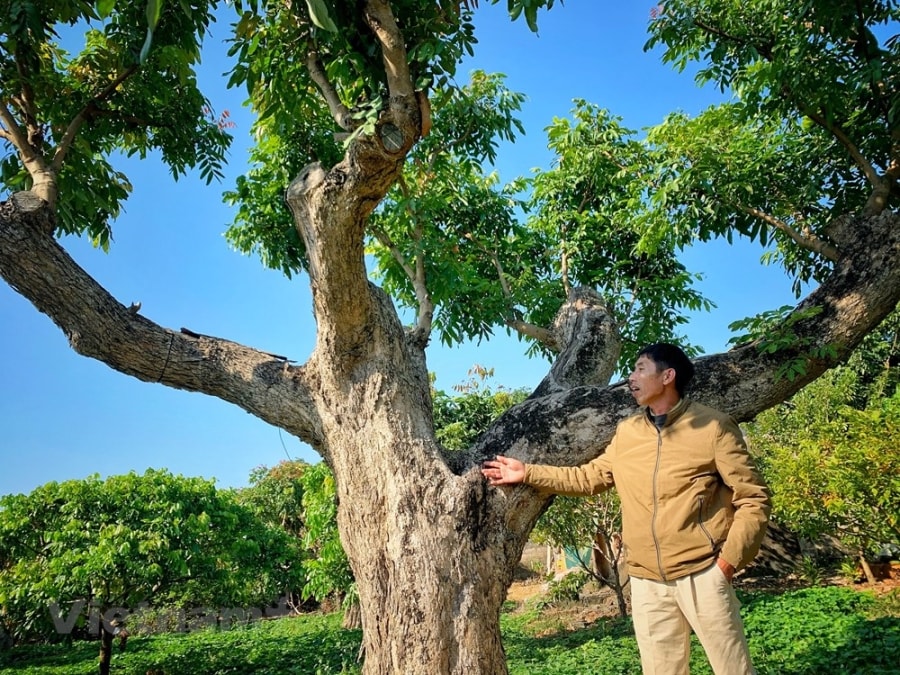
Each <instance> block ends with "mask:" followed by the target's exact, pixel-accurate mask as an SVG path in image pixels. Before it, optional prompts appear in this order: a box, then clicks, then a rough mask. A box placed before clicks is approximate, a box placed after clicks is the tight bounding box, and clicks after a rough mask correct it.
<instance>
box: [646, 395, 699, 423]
mask: <svg viewBox="0 0 900 675" xmlns="http://www.w3.org/2000/svg"><path fill="white" fill-rule="evenodd" d="M690 405H691V402H690V401H689V400H688V399H686V398H680V399H678V403H676V404H675V406H674V407H673V408H672V409H671V410H669V412H667V413H666V423H665V424H664V425H663V428H665V427H668V426H671V425H672V423H673V422H674V421H675V420H677V419H678V418H679V417H681V416H682V415H683V414H684V411H685V410H687V409H688V406H690ZM644 416H645V417H646V418H647V421H649V422H650V424H653V413H651V412H650V407H649V406H645V407H644Z"/></svg>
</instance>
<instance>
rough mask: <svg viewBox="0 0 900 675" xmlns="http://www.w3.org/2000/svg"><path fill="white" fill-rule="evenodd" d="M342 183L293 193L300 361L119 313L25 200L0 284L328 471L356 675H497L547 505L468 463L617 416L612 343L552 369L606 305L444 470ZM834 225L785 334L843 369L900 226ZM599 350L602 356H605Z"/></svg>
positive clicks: (5, 218)
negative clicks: (256, 421)
mask: <svg viewBox="0 0 900 675" xmlns="http://www.w3.org/2000/svg"><path fill="white" fill-rule="evenodd" d="M387 173H388V174H389V172H387ZM349 174H352V171H347V170H346V168H345V167H337V168H336V169H334V170H333V171H332V172H324V171H323V170H321V169H317V168H313V169H311V170H310V171H309V172H308V174H307V178H306V179H304V180H305V182H302V181H301V183H302V185H301V184H299V183H295V184H294V186H293V187H292V189H291V191H290V195H291V199H292V200H294V202H295V203H294V206H293V208H294V209H295V215H296V214H298V213H301V214H302V213H305V214H307V215H306V216H305V218H306V220H305V222H304V217H298V222H299V224H300V227H301V229H303V228H308V231H306V232H304V236H305V237H306V238H307V244H308V246H309V249H310V250H311V251H316V255H315V264H314V265H313V275H312V284H313V289H314V299H315V300H314V301H315V308H316V319H317V324H316V328H317V331H318V343H317V347H316V349H315V352H314V353H313V355H312V356H311V358H310V360H309V362H308V363H307V364H305V365H303V366H296V365H292V364H291V363H290V362H289V361H287V360H286V359H285V358H283V357H277V356H273V355H270V354H265V353H263V352H259V351H256V350H253V349H250V348H247V347H244V346H241V345H238V344H235V343H232V342H229V341H227V340H222V339H218V338H213V337H208V336H203V335H199V334H197V333H194V332H192V331H184V330H181V331H176V330H172V329H167V328H164V327H161V326H159V325H157V324H155V323H153V322H152V321H150V320H149V319H147V318H145V317H143V316H141V315H140V314H137V313H136V312H133V311H131V310H129V309H128V308H127V307H125V306H124V305H122V304H121V303H119V302H117V301H116V300H115V299H114V298H112V297H111V296H110V295H109V294H108V293H106V292H105V291H104V290H103V289H102V288H101V287H100V286H99V285H98V284H97V283H96V282H95V281H94V280H93V279H91V278H90V277H89V276H88V275H87V274H86V273H84V272H83V271H82V270H81V269H80V268H79V267H78V266H77V265H76V264H75V263H74V262H73V261H72V260H71V258H69V256H68V255H67V254H66V253H65V251H63V250H62V248H60V247H59V245H58V244H57V243H56V242H55V241H54V240H53V239H52V237H50V236H49V235H48V234H47V233H46V232H47V227H46V224H47V223H48V222H50V221H52V212H51V211H50V209H49V208H48V207H47V206H46V205H45V204H44V203H43V202H41V201H40V200H35V199H31V198H29V196H28V195H25V194H20V195H16V196H14V197H13V198H12V199H10V200H8V201H7V202H5V203H4V204H2V206H0V274H2V276H3V277H4V278H5V279H6V280H7V281H8V282H9V283H10V284H11V285H12V286H13V287H14V288H16V289H17V290H18V291H19V292H21V293H22V294H23V295H25V296H26V297H28V298H29V299H30V300H31V301H32V302H33V303H34V305H35V306H36V307H37V308H38V309H39V310H41V311H42V312H44V313H46V314H48V315H49V316H50V317H51V318H52V319H53V320H54V321H55V322H56V323H57V325H59V326H60V328H61V329H62V330H63V331H64V332H65V333H66V335H68V337H69V340H70V342H71V344H72V346H73V348H74V349H76V350H77V351H78V352H79V353H82V354H84V355H86V356H90V357H92V358H96V359H99V360H101V361H104V362H105V363H107V364H109V365H110V366H111V367H113V368H115V369H117V370H120V371H121V372H124V373H126V374H129V375H132V376H134V377H138V378H140V379H142V380H145V381H152V382H160V383H163V384H167V385H169V386H174V387H178V388H182V389H188V390H191V391H201V392H204V393H207V394H210V395H212V396H218V397H220V398H222V399H224V400H228V401H231V402H233V403H235V404H237V405H239V406H241V407H242V408H244V409H245V410H247V411H249V412H251V413H252V414H255V415H257V416H259V417H261V418H263V419H265V420H266V421H268V422H270V423H272V424H276V425H278V426H280V427H281V428H284V429H285V430H287V431H289V432H290V433H293V434H295V435H296V436H297V437H299V438H301V439H303V440H304V441H306V442H308V443H310V444H311V445H312V446H313V447H315V448H316V449H317V450H319V451H320V452H321V453H322V454H323V456H325V457H326V458H327V459H328V461H329V462H330V464H331V466H332V468H333V469H334V471H335V475H336V477H337V484H338V493H339V498H340V509H339V524H340V528H341V532H342V540H343V543H344V546H345V547H346V549H347V553H348V555H349V557H350V559H351V561H352V564H353V569H354V572H355V574H356V577H357V580H358V583H359V589H360V605H361V614H362V622H363V626H364V631H365V638H364V642H365V653H366V666H365V671H366V672H367V673H393V672H434V673H503V672H505V665H504V660H503V651H502V646H501V644H500V634H499V628H498V618H499V612H500V606H501V604H502V601H503V598H504V596H505V593H506V588H507V587H508V585H509V583H510V582H511V580H512V576H513V572H514V569H515V565H516V563H517V562H518V560H519V557H520V555H521V551H522V549H523V547H524V545H525V542H526V540H527V537H528V533H529V531H530V529H531V527H532V525H533V524H534V522H535V520H536V519H537V517H538V516H539V514H540V513H541V512H542V510H543V509H544V508H545V507H546V499H545V498H543V497H541V496H540V495H537V494H535V493H534V491H533V490H531V489H530V488H526V487H517V488H512V489H503V490H495V489H489V488H487V487H486V485H485V483H484V482H483V481H482V480H481V478H480V475H479V474H478V471H477V464H478V463H479V462H480V461H481V459H483V458H484V457H488V456H492V455H494V454H497V453H503V454H509V455H514V456H518V457H521V458H522V459H524V460H526V461H541V462H551V463H559V464H574V463H579V462H583V461H585V460H587V459H589V458H591V457H593V456H594V455H596V454H597V453H598V452H600V451H601V450H602V448H603V447H604V445H605V443H606V442H607V441H608V439H609V438H610V436H611V434H612V431H613V429H614V426H615V424H616V422H617V421H618V420H619V419H621V418H622V417H623V416H624V415H627V414H628V413H630V412H631V411H632V409H633V403H632V400H631V396H630V394H628V392H627V390H626V388H625V386H624V384H622V383H619V384H616V385H613V386H611V387H601V386H595V385H593V384H590V385H587V386H581V384H582V382H585V381H587V382H592V381H596V372H597V371H598V369H600V370H602V369H603V368H605V367H608V364H609V363H611V362H614V361H615V357H616V350H615V348H613V349H610V350H609V351H608V353H606V354H600V353H598V351H596V350H595V351H594V352H593V355H592V356H591V362H592V364H593V365H592V367H591V368H588V369H579V368H577V367H575V368H572V367H565V364H572V363H574V364H576V365H577V363H578V362H579V361H578V360H577V359H576V360H574V361H573V360H572V353H573V351H574V352H577V351H579V350H584V349H585V348H586V347H585V339H594V338H596V331H587V332H585V331H582V330H581V329H580V327H581V326H584V325H588V324H591V325H600V326H604V325H607V324H606V323H604V317H603V316H602V315H603V312H604V309H603V306H602V303H596V302H589V301H586V300H585V296H584V295H579V297H578V298H577V299H574V300H573V302H571V303H570V304H569V305H567V306H566V307H565V308H564V310H563V314H562V316H567V315H571V316H574V317H577V319H576V320H568V319H565V320H561V321H560V325H561V326H564V327H565V326H568V329H565V328H564V329H561V330H562V335H563V340H562V341H561V344H564V345H566V348H565V349H564V350H563V352H562V353H561V355H560V357H559V360H558V362H557V364H558V365H557V366H556V368H555V371H554V372H555V373H556V374H555V375H554V376H553V377H552V382H551V383H545V384H542V386H541V388H540V389H541V390H542V391H548V392H549V393H545V394H542V395H541V394H540V393H538V394H536V395H533V396H532V397H531V398H529V399H528V400H527V401H525V402H524V403H522V404H521V405H519V406H517V407H516V408H514V409H513V410H511V411H509V412H508V413H507V414H506V415H504V416H503V417H502V418H501V419H500V420H498V421H497V423H496V424H495V425H494V426H493V427H492V428H491V429H490V430H488V431H487V433H485V434H484V436H483V437H482V438H481V439H480V440H479V441H478V442H477V443H476V444H475V446H473V448H471V450H470V452H469V453H467V454H466V455H465V462H464V463H463V464H461V465H453V466H451V465H450V464H449V463H448V460H447V458H446V457H445V456H444V454H443V453H442V450H441V448H440V447H438V445H437V444H436V442H435V440H434V434H433V430H432V418H431V403H430V398H429V392H428V378H427V370H426V364H425V358H424V352H423V350H422V348H421V346H420V345H419V343H418V342H417V341H416V340H414V339H412V338H411V337H410V335H409V334H408V333H407V332H406V331H404V329H403V327H402V326H401V325H400V322H399V320H398V318H397V314H396V312H395V311H394V309H393V307H392V305H391V303H390V300H389V299H388V298H387V297H386V296H385V295H384V294H383V293H382V292H381V291H380V290H379V289H377V288H376V287H374V286H372V285H371V284H369V282H368V280H367V279H366V276H365V274H366V273H365V268H364V265H363V262H362V255H361V246H360V245H359V243H358V242H359V241H360V240H361V237H362V234H361V229H362V227H363V222H364V217H365V215H366V214H367V212H368V210H369V209H370V208H371V201H370V199H371V198H365V199H361V200H359V201H357V202H356V210H355V211H354V210H352V209H348V208H347V204H348V203H351V204H352V203H353V202H352V201H350V202H348V201H347V199H346V198H345V196H344V195H342V194H340V193H341V192H342V191H347V192H348V193H350V194H352V193H353V191H354V190H356V188H355V187H354V186H353V182H354V181H353V180H350V179H349V178H348V175H349ZM358 175H359V176H363V175H365V172H359V174H358ZM338 176H341V178H340V180H339V179H338V178H337V177H338ZM386 180H389V176H388V177H387V178H386ZM330 191H334V193H333V194H329V192H330ZM845 228H846V229H845V236H844V238H843V239H842V241H841V251H842V256H841V260H840V261H839V263H838V265H837V267H836V270H835V273H834V274H833V276H832V278H831V279H829V280H828V281H827V282H826V283H825V284H823V285H822V286H821V287H820V288H819V289H817V290H816V291H815V292H814V293H812V294H811V295H810V296H809V297H808V298H807V299H806V300H805V301H804V302H803V303H802V306H809V305H812V304H815V305H819V306H822V307H823V308H824V310H823V312H822V313H821V314H820V315H819V316H817V317H815V318H814V319H813V320H810V321H808V322H806V323H805V324H801V325H800V328H799V330H801V331H803V335H804V336H809V337H813V336H814V337H815V339H816V341H817V343H819V344H832V345H834V346H835V348H836V349H837V352H838V358H843V357H844V356H845V355H846V354H847V353H848V352H849V351H850V350H851V349H852V348H853V346H855V345H856V344H857V343H858V342H859V341H860V340H861V339H862V337H863V336H864V335H865V334H866V333H867V332H868V331H869V330H871V329H872V328H873V327H874V326H875V325H877V324H878V322H879V321H880V320H881V319H882V318H883V317H884V316H885V315H886V314H887V313H888V312H889V311H890V310H891V309H892V308H893V307H894V306H895V305H896V304H897V301H898V300H900V262H898V261H900V223H898V217H897V216H896V215H895V214H893V213H891V212H884V213H882V214H881V215H880V216H878V217H874V218H868V219H847V221H846V225H845ZM354 241H355V242H357V243H356V244H355V245H351V244H352V242H354ZM592 313H597V315H596V316H591V314H592ZM607 337H609V339H608V340H606V339H605V341H604V342H603V344H613V345H614V344H615V341H614V339H613V338H612V337H610V336H607ZM588 349H590V348H588ZM794 356H796V355H795V354H790V353H784V354H781V353H776V354H774V355H768V356H764V355H761V354H760V353H759V352H758V351H757V350H756V349H755V348H754V347H753V346H752V345H751V346H748V347H744V348H741V349H737V350H733V351H731V352H727V353H724V354H718V355H714V356H710V357H706V358H703V359H700V360H699V361H698V363H697V378H696V384H695V386H694V391H693V395H694V397H695V398H698V399H700V400H703V401H706V402H708V403H710V404H712V405H716V406H718V407H721V408H723V409H725V410H728V411H730V412H731V413H733V414H734V415H735V416H736V417H737V418H738V419H741V420H746V419H749V418H751V417H752V416H753V415H755V414H756V413H758V412H759V411H761V410H763V409H765V408H766V407H769V406H771V405H774V404H775V403H777V402H779V401H781V400H783V399H784V398H786V397H787V396H789V395H790V394H791V393H793V392H794V391H796V390H797V389H798V388H799V387H800V386H802V385H803V384H805V383H806V382H807V381H809V380H811V379H813V378H814V377H816V376H817V375H819V374H820V373H821V372H823V371H824V370H825V369H826V368H827V367H829V366H831V365H833V362H825V361H821V362H810V363H808V371H807V374H806V375H805V376H804V377H803V378H800V379H798V380H795V381H794V382H789V381H787V380H778V379H776V378H775V377H774V375H773V373H774V371H775V369H776V368H777V366H778V365H780V364H781V363H784V362H785V360H786V359H788V358H793V357H794ZM580 358H583V357H580ZM559 373H565V376H564V377H559V376H558V374H559ZM560 383H562V384H560ZM551 385H552V386H551Z"/></svg>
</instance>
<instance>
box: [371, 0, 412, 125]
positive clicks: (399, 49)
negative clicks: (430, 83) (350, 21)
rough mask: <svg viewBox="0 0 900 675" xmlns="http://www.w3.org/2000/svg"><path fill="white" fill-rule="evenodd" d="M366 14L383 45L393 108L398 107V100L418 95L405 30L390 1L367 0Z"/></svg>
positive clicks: (383, 55) (382, 54)
mask: <svg viewBox="0 0 900 675" xmlns="http://www.w3.org/2000/svg"><path fill="white" fill-rule="evenodd" d="M364 14H365V20H366V23H367V24H368V25H369V28H371V29H372V33H373V34H374V35H375V38H376V39H377V40H378V42H379V44H380V45H381V56H382V60H383V61H384V70H385V74H386V75H387V85H388V92H389V93H390V96H391V109H392V110H394V108H395V100H397V99H399V100H404V99H408V98H409V97H415V91H414V90H413V84H412V78H411V77H410V74H409V62H408V60H407V57H406V46H405V43H404V39H403V34H402V33H401V32H400V28H399V27H398V26H397V22H396V20H395V19H394V15H393V13H392V12H391V6H390V3H389V2H385V1H384V0H367V2H366V4H365V10H364ZM407 105H408V103H406V104H404V107H403V111H404V113H405V110H406V106H407Z"/></svg>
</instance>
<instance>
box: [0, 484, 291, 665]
mask: <svg viewBox="0 0 900 675" xmlns="http://www.w3.org/2000/svg"><path fill="white" fill-rule="evenodd" d="M297 548H298V547H297V546H295V545H294V542H293V540H292V539H291V537H289V536H288V534H287V533H286V532H284V531H283V530H281V528H278V527H273V526H269V525H267V524H266V523H265V522H263V521H262V520H261V519H259V518H258V517H257V516H256V515H255V514H253V513H252V512H251V511H250V510H249V509H247V508H245V507H242V506H240V505H238V504H237V502H236V501H235V499H234V498H233V496H232V495H231V493H229V492H227V491H220V490H216V487H215V485H214V484H213V482H212V481H208V480H204V479H202V478H184V477H181V476H173V475H172V474H170V473H168V472H166V471H156V470H152V469H151V470H148V471H147V472H146V473H144V474H143V475H137V474H134V473H131V474H128V475H124V476H112V477H110V478H107V479H105V480H101V479H100V478H99V477H97V476H92V477H90V478H86V479H84V480H70V481H65V482H62V483H55V482H54V483H47V484H46V485H43V486H41V487H39V488H37V489H36V490H34V491H33V492H31V493H30V494H27V495H24V494H23V495H7V496H4V497H2V498H0V606H2V607H3V614H2V616H0V618H2V620H3V622H4V623H6V624H7V625H6V626H5V627H6V628H7V630H8V631H9V633H10V634H11V635H13V636H14V637H16V638H23V639H34V638H36V637H44V638H49V637H52V636H53V635H54V633H56V634H57V635H58V636H59V635H63V634H69V633H72V632H73V631H76V632H86V633H92V632H95V631H96V632H97V633H99V634H100V638H101V651H100V672H101V673H107V672H109V664H110V648H111V645H112V637H113V632H114V623H113V622H115V621H116V620H117V618H118V619H122V618H127V615H128V613H129V612H131V611H134V610H136V609H138V608H139V607H140V606H141V605H143V604H153V605H155V606H172V607H181V608H185V607H186V608H198V607H261V606H265V605H268V604H269V603H271V602H272V601H273V600H275V599H277V598H279V597H280V596H281V594H282V593H283V592H284V589H285V588H287V587H290V585H291V583H292V582H293V579H292V577H293V574H292V571H291V570H292V562H293V561H294V559H295V558H296V556H297ZM123 610H124V616H123Z"/></svg>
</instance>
